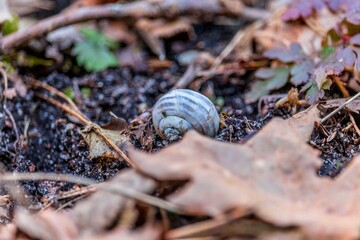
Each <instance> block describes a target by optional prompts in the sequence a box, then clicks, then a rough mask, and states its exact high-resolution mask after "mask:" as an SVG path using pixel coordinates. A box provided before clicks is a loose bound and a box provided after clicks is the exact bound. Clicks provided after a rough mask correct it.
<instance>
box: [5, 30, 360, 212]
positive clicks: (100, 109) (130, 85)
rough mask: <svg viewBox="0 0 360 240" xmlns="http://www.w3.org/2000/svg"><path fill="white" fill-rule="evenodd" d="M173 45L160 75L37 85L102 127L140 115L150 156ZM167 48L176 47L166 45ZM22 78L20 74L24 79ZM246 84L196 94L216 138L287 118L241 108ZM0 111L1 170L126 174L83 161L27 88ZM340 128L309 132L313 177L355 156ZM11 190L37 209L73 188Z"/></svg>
mask: <svg viewBox="0 0 360 240" xmlns="http://www.w3.org/2000/svg"><path fill="white" fill-rule="evenodd" d="M236 29H237V28H234V27H228V28H226V27H223V26H211V25H203V26H196V28H195V30H196V34H197V36H198V38H197V39H196V40H195V41H192V42H182V43H181V42H180V45H181V51H184V50H193V49H196V48H201V50H205V51H209V52H211V53H212V54H214V55H215V56H216V55H218V54H219V53H220V51H221V50H222V49H223V48H224V47H225V46H226V43H227V42H228V41H229V40H230V39H231V37H232V36H233V34H235V32H236ZM219 36H221V39H219ZM173 44H174V45H171V42H167V48H168V52H169V56H168V58H169V59H171V60H174V63H175V64H173V66H172V67H170V68H167V69H160V70H157V71H151V72H150V71H148V72H147V71H142V72H136V71H134V70H133V69H131V68H126V67H122V68H116V69H109V70H106V71H103V72H100V73H94V74H85V75H82V76H69V75H65V74H63V73H58V72H53V73H51V74H50V75H48V76H42V77H40V78H39V80H41V81H43V82H45V83H48V84H49V85H51V86H53V87H55V88H57V89H58V90H60V91H63V92H66V91H68V90H69V89H71V90H72V91H73V92H74V99H75V101H76V103H77V105H78V106H79V108H80V109H81V111H82V112H83V113H84V114H85V115H86V116H88V117H89V119H91V120H92V121H94V122H96V123H98V124H100V125H101V124H105V123H107V122H109V121H110V118H111V114H110V113H112V114H115V115H116V116H118V117H121V118H124V119H125V120H126V121H127V122H128V123H129V124H130V123H132V122H133V121H134V120H136V119H140V118H141V116H143V118H142V120H144V121H145V123H147V122H146V121H149V122H148V125H147V126H148V128H147V131H150V132H151V133H152V134H154V141H152V142H150V143H146V144H147V145H146V146H145V144H144V143H143V142H142V141H140V140H139V139H137V138H136V137H133V138H132V141H133V145H134V146H135V147H137V148H139V149H142V150H147V151H158V150H160V149H162V148H163V147H165V146H167V145H168V144H170V143H169V142H168V141H165V140H162V139H160V138H159V137H158V136H156V134H155V132H154V130H153V128H152V125H151V121H150V110H151V107H152V106H153V105H154V103H155V102H156V100H157V99H158V98H159V97H160V96H161V95H163V94H164V93H166V92H167V91H169V89H170V88H171V87H172V86H173V84H174V83H175V81H176V79H178V77H179V76H181V75H182V73H183V72H184V67H181V66H180V65H178V64H177V63H176V60H175V59H176V54H177V53H176V49H179V42H176V41H175V40H174V41H173ZM175 45H176V46H177V47H174V46H175ZM174 49H175V50H174ZM26 75H27V74H24V79H26ZM250 79H251V76H242V75H240V74H238V75H237V74H235V73H234V74H232V75H230V76H228V77H227V78H226V79H222V78H221V76H215V77H213V78H210V79H209V80H208V81H207V82H205V83H204V84H202V87H201V88H200V89H199V91H200V92H202V93H203V94H205V95H207V96H209V97H210V98H211V99H213V100H214V102H215V105H216V107H217V108H218V110H219V112H220V113H221V117H222V124H221V128H220V130H219V132H218V134H217V136H216V140H219V141H226V142H234V143H239V144H241V143H244V142H246V141H247V140H248V139H250V138H251V137H252V136H253V135H254V134H256V132H257V131H259V130H260V129H261V128H262V127H263V126H264V125H265V124H266V123H267V122H268V121H269V120H270V119H271V118H273V117H274V116H276V117H282V118H288V117H290V116H291V109H286V108H282V109H274V108H273V106H274V102H271V101H270V102H266V103H265V106H263V107H265V108H266V111H265V114H264V108H262V109H261V110H260V111H259V109H258V106H257V104H252V105H247V104H245V102H244V98H243V95H244V92H246V90H247V89H248V87H249V85H248V84H249V82H250ZM7 108H8V110H9V111H10V112H11V113H12V115H13V117H14V123H15V125H16V126H14V124H13V122H12V121H11V119H10V118H9V117H8V116H7V115H6V114H5V112H4V109H3V108H2V106H1V107H0V159H1V163H2V165H3V168H5V170H6V171H10V172H54V173H68V174H74V175H78V176H83V177H88V178H91V179H95V180H97V181H104V180H106V179H109V178H111V177H112V176H114V175H115V174H116V173H117V172H119V171H120V170H121V169H123V168H126V165H125V164H124V163H123V162H122V161H112V162H108V161H101V160H96V159H95V160H94V159H93V160H91V159H89V158H88V154H89V152H88V146H87V145H86V143H85V141H84V140H83V138H82V136H81V133H80V132H81V129H82V127H83V126H81V125H80V124H78V123H77V122H76V121H75V120H74V119H73V118H71V117H69V116H68V115H67V114H65V113H64V112H63V111H61V110H60V109H59V108H57V107H55V106H54V105H52V104H50V103H48V102H46V101H44V100H41V99H39V98H38V97H37V96H36V93H35V92H34V91H33V90H29V91H28V92H27V94H26V96H25V97H15V98H14V99H9V100H8V102H7ZM260 112H261V113H262V114H260ZM144 116H145V117H144ZM346 122H348V121H343V122H340V123H339V124H340V125H334V126H328V127H327V129H326V134H325V133H324V131H322V130H319V129H315V130H314V133H313V135H312V138H311V142H310V143H311V145H313V146H314V147H317V148H319V149H321V150H322V155H321V157H322V158H323V159H324V166H323V167H322V168H321V169H320V170H319V173H320V175H329V176H335V175H336V174H338V173H339V171H341V169H342V168H343V167H344V166H345V165H346V164H347V163H348V162H349V161H350V159H351V158H352V156H353V155H354V154H355V153H357V152H359V151H360V149H359V147H358V146H357V144H356V140H357V139H356V135H355V133H354V132H352V131H350V132H345V133H344V132H342V129H343V128H344V127H345V126H343V125H342V124H345V123H346ZM15 129H17V133H16V131H15ZM334 131H336V132H337V133H336V136H334V137H333V139H331V141H329V139H328V138H329V136H328V135H329V133H333V132H334ZM135 135H136V134H135V133H134V136H135ZM325 138H326V139H327V140H326V139H325ZM324 139H325V140H324ZM149 145H151V146H149ZM19 187H22V189H24V191H25V192H26V196H27V198H28V200H29V202H30V203H31V204H32V205H34V206H40V205H41V203H42V202H43V201H44V199H45V200H46V199H49V198H51V197H53V196H54V195H55V194H57V193H58V192H59V191H68V190H70V189H71V188H72V187H73V185H72V184H68V183H62V182H51V181H43V182H38V181H24V182H22V183H21V186H19Z"/></svg>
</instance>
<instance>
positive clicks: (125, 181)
mask: <svg viewBox="0 0 360 240" xmlns="http://www.w3.org/2000/svg"><path fill="white" fill-rule="evenodd" d="M106 184H108V185H111V186H112V187H114V188H116V187H127V188H131V189H134V190H136V191H138V192H143V193H149V192H152V191H153V190H154V188H155V182H154V181H153V180H151V179H150V178H147V177H144V176H141V175H140V174H138V173H136V172H135V171H134V170H126V171H123V172H121V173H120V174H118V175H117V176H116V177H114V178H113V179H112V180H110V181H109V182H107V183H106ZM128 201H129V199H127V198H125V197H123V196H121V195H119V194H116V193H112V192H108V191H105V190H98V191H97V192H96V193H94V194H93V195H91V196H90V197H89V198H87V199H86V200H83V201H81V202H79V203H78V204H77V205H76V206H75V207H74V208H73V209H72V210H71V211H70V212H69V214H70V216H71V219H73V220H74V222H75V225H76V227H77V229H78V230H79V232H80V233H81V235H82V236H83V237H85V236H93V235H94V234H100V233H102V232H105V231H106V230H107V228H108V227H110V226H113V224H114V223H115V222H116V221H118V220H119V219H118V218H119V215H120V212H121V211H122V210H123V209H124V208H125V204H126V203H127V202H128ZM94 216H96V217H94Z"/></svg>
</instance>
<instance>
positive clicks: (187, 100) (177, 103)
mask: <svg viewBox="0 0 360 240" xmlns="http://www.w3.org/2000/svg"><path fill="white" fill-rule="evenodd" d="M152 118H153V124H154V128H155V130H156V132H157V133H158V134H159V135H160V137H161V138H164V139H168V140H170V141H173V140H176V139H178V138H179V137H180V136H181V135H183V134H184V133H185V132H186V131H187V130H190V129H195V130H196V131H197V132H199V133H202V134H204V135H207V136H209V137H215V135H216V132H217V130H218V129H219V121H220V118H219V115H218V113H217V111H216V108H215V106H214V104H213V103H212V102H211V101H210V100H209V99H208V98H207V97H205V96H204V95H202V94H200V93H198V92H195V91H192V90H188V89H175V90H172V91H170V92H168V93H167V94H165V95H164V96H162V97H161V98H160V99H159V100H158V101H157V102H156V104H155V106H154V108H153V111H152Z"/></svg>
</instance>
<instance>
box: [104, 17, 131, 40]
mask: <svg viewBox="0 0 360 240" xmlns="http://www.w3.org/2000/svg"><path fill="white" fill-rule="evenodd" d="M101 29H102V32H103V34H105V36H107V37H108V38H110V39H113V40H115V41H119V42H123V43H125V44H127V45H129V44H134V43H135V42H136V41H137V38H136V36H135V34H134V33H132V32H130V31H129V27H128V25H126V24H125V23H124V22H121V21H110V20H109V21H103V22H102V23H101Z"/></svg>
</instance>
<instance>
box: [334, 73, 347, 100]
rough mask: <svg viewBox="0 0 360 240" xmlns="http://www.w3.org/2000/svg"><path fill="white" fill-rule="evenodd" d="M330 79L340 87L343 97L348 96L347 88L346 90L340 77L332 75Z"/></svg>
mask: <svg viewBox="0 0 360 240" xmlns="http://www.w3.org/2000/svg"><path fill="white" fill-rule="evenodd" d="M332 80H334V82H335V83H336V85H337V86H338V88H339V89H340V91H341V93H342V94H343V96H344V98H348V97H350V94H349V92H348V90H346V88H345V86H344V84H343V82H342V81H341V80H340V78H339V77H338V76H332Z"/></svg>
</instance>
